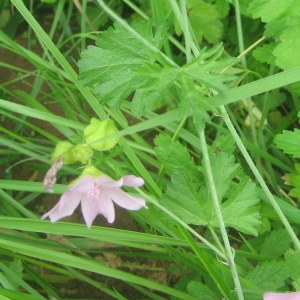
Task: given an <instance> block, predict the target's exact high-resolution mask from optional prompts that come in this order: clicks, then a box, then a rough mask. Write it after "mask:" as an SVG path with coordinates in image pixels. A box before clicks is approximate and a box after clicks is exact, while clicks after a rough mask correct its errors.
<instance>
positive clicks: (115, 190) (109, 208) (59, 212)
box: [42, 174, 147, 227]
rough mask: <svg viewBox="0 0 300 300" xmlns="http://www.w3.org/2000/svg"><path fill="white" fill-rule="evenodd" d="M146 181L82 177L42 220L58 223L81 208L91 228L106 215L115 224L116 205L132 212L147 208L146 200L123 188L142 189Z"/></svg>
mask: <svg viewBox="0 0 300 300" xmlns="http://www.w3.org/2000/svg"><path fill="white" fill-rule="evenodd" d="M143 184H144V180H143V179H142V178H140V177H136V176H134V175H126V176H123V177H121V178H120V179H119V180H117V181H115V180H113V179H111V178H110V177H108V176H107V175H104V174H102V175H100V176H98V177H94V176H92V175H88V174H85V175H82V176H80V177H79V179H78V180H77V181H76V182H75V183H74V184H73V185H72V186H71V187H70V188H69V189H68V190H66V191H65V192H64V193H63V194H62V196H61V198H60V200H59V201H58V203H57V204H56V205H55V206H54V207H53V208H52V209H51V210H50V211H48V212H47V213H45V214H44V215H43V216H42V219H45V218H47V217H49V219H50V220H51V222H56V221H58V220H60V219H62V218H64V217H67V216H70V215H72V214H73V212H74V210H75V209H76V207H77V206H78V205H79V204H81V210H82V214H83V217H84V220H85V222H86V224H87V226H88V227H91V226H92V223H93V221H94V220H95V218H96V216H97V215H98V214H101V215H103V216H104V217H105V218H106V219H107V221H108V222H109V223H113V222H114V220H115V209H114V203H116V204H117V205H119V206H121V207H123V208H126V209H129V210H138V209H140V208H142V207H145V208H147V206H146V203H145V200H144V199H142V198H137V197H133V196H131V195H129V194H128V193H126V192H124V191H122V190H121V187H122V186H130V187H139V186H142V185H143Z"/></svg>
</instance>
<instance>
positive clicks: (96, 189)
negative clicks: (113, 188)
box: [87, 183, 100, 201]
mask: <svg viewBox="0 0 300 300" xmlns="http://www.w3.org/2000/svg"><path fill="white" fill-rule="evenodd" d="M99 193H100V189H99V186H98V184H97V183H94V186H93V187H92V189H91V190H89V191H88V192H87V196H88V198H89V199H90V200H92V201H96V200H97V198H98V195H99Z"/></svg>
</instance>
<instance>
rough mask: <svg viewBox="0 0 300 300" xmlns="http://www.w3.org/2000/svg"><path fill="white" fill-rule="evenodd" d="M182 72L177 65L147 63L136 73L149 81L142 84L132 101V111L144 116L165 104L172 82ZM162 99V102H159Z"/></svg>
mask: <svg viewBox="0 0 300 300" xmlns="http://www.w3.org/2000/svg"><path fill="white" fill-rule="evenodd" d="M179 74H180V69H179V68H175V67H169V66H165V67H161V66H160V65H158V64H153V63H152V64H149V63H147V64H145V65H144V66H143V67H141V68H140V69H139V70H137V72H136V75H137V76H138V77H140V78H147V82H146V81H145V84H143V85H142V86H140V88H139V89H138V90H137V91H136V93H135V94H134V97H133V99H132V102H131V111H132V112H133V114H135V115H137V116H142V115H144V114H145V112H147V111H152V110H154V109H157V108H159V106H161V105H163V104H164V102H163V101H164V99H165V96H166V95H167V93H168V91H169V89H170V88H171V86H172V84H173V83H174V82H175V80H176V79H177V77H178V75H179ZM159 101H160V102H159Z"/></svg>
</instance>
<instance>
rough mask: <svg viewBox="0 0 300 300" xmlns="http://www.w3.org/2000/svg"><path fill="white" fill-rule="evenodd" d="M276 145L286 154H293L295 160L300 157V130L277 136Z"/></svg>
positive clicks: (285, 131)
mask: <svg viewBox="0 0 300 300" xmlns="http://www.w3.org/2000/svg"><path fill="white" fill-rule="evenodd" d="M274 143H275V144H276V146H277V147H278V148H279V149H282V150H283V152H284V153H287V154H291V155H292V156H293V157H294V158H299V157H300V129H297V128H296V129H294V131H289V130H284V131H283V133H281V134H277V135H276V137H275V139H274Z"/></svg>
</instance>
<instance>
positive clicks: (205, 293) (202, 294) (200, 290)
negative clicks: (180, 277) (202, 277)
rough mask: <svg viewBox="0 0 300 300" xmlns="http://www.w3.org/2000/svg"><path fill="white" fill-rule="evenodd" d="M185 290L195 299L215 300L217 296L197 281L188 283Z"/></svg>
mask: <svg viewBox="0 0 300 300" xmlns="http://www.w3.org/2000/svg"><path fill="white" fill-rule="evenodd" d="M187 290H188V292H189V294H191V295H193V296H195V297H196V299H205V300H216V299H218V296H217V295H216V294H215V293H214V292H213V291H212V290H211V289H210V288H209V287H208V286H207V285H205V284H203V283H201V282H199V281H190V282H189V284H188V286H187Z"/></svg>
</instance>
